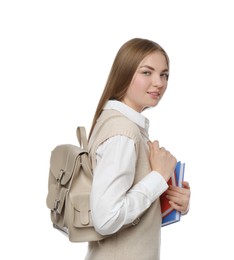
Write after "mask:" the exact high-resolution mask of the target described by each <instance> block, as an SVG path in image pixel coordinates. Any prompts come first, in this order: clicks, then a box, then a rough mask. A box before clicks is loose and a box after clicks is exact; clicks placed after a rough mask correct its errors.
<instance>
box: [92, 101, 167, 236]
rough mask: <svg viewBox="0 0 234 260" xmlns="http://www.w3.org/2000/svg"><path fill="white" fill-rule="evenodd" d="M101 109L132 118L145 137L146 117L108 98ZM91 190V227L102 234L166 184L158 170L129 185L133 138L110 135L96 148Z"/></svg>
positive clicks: (114, 229)
mask: <svg viewBox="0 0 234 260" xmlns="http://www.w3.org/2000/svg"><path fill="white" fill-rule="evenodd" d="M104 109H114V110H117V111H119V112H121V113H122V114H124V115H125V116H126V117H127V118H129V119H130V120H132V121H133V122H134V123H136V124H137V126H138V127H139V128H140V129H141V132H142V135H143V137H144V138H145V140H146V141H147V140H148V127H149V121H148V119H146V118H145V117H144V116H143V115H141V114H140V113H138V112H136V111H135V110H133V109H132V108H130V107H128V106H127V105H125V104H124V103H122V102H119V101H113V100H111V101H108V102H107V104H106V106H105V107H104ZM96 158H97V165H96V167H95V169H94V173H93V174H94V177H93V185H92V191H91V199H90V202H91V212H92V218H93V222H94V226H95V229H96V230H97V232H99V233H100V234H102V235H108V234H112V233H115V232H117V231H118V230H119V229H120V228H121V227H122V226H123V225H126V224H129V223H131V222H133V221H134V220H135V219H136V218H137V217H138V216H139V215H140V214H141V213H142V212H144V211H145V210H146V209H147V208H149V207H150V205H151V204H152V202H154V201H155V200H156V199H157V198H158V197H159V196H160V195H161V194H162V193H163V192H164V191H165V190H166V189H167V188H168V185H167V183H166V181H165V179H164V178H163V177H162V175H161V174H159V173H158V172H155V171H152V172H149V174H148V175H147V176H145V177H144V178H143V179H142V180H141V181H140V182H138V183H137V184H135V185H134V186H132V184H133V181H134V176H135V162H136V151H135V145H134V141H133V140H132V139H130V138H128V137H126V136H120V135H117V136H114V137H111V138H109V139H108V140H107V141H105V142H104V143H102V144H101V145H100V146H99V147H98V149H97V151H96Z"/></svg>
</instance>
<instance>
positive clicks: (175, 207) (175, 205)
mask: <svg viewBox="0 0 234 260" xmlns="http://www.w3.org/2000/svg"><path fill="white" fill-rule="evenodd" d="M169 203H170V205H171V207H172V208H173V209H175V210H178V211H180V212H181V213H183V212H184V211H185V209H184V208H183V207H182V206H180V205H178V204H176V203H174V202H173V201H169Z"/></svg>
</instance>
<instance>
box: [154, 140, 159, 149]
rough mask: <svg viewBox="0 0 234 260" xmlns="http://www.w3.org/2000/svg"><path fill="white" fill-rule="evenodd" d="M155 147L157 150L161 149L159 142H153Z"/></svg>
mask: <svg viewBox="0 0 234 260" xmlns="http://www.w3.org/2000/svg"><path fill="white" fill-rule="evenodd" d="M153 147H154V148H155V149H157V150H158V149H159V142H158V141H156V140H155V141H153Z"/></svg>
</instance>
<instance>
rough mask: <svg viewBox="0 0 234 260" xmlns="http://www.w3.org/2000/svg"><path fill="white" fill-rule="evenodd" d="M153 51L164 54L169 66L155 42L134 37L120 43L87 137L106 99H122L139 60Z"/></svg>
mask: <svg viewBox="0 0 234 260" xmlns="http://www.w3.org/2000/svg"><path fill="white" fill-rule="evenodd" d="M155 51H159V52H161V53H162V54H163V55H164V56H165V58H166V61H167V65H168V68H169V57H168V55H167V53H166V52H165V50H164V49H163V48H162V47H161V46H160V45H159V44H157V43H156V42H153V41H150V40H147V39H141V38H134V39H131V40H129V41H127V42H126V43H124V44H123V45H122V47H121V48H120V49H119V51H118V53H117V54H116V57H115V59H114V62H113V64H112V67H111V70H110V73H109V76H108V79H107V82H106V86H105V88H104V90H103V93H102V96H101V98H100V100H99V103H98V106H97V109H96V112H95V114H94V118H93V122H92V126H91V129H90V133H89V138H90V136H91V134H92V131H93V128H94V126H95V124H96V121H97V119H98V117H99V116H100V114H101V112H102V110H103V107H104V105H105V104H106V102H107V101H108V100H119V101H121V100H122V99H123V97H124V96H125V94H126V92H127V89H128V86H129V85H130V83H131V80H132V78H133V75H134V73H135V71H136V69H137V67H138V66H139V64H140V62H141V61H142V60H143V59H144V58H145V57H146V56H147V55H149V54H151V53H152V52H155Z"/></svg>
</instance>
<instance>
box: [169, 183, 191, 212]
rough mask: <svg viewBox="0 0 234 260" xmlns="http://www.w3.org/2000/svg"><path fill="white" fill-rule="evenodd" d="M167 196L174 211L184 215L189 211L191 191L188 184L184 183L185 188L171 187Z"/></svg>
mask: <svg viewBox="0 0 234 260" xmlns="http://www.w3.org/2000/svg"><path fill="white" fill-rule="evenodd" d="M166 195H167V198H168V200H169V203H170V204H171V206H172V208H173V209H175V210H178V211H180V212H181V213H182V214H183V215H184V214H186V213H187V212H188V211H189V202H190V196H191V191H190V187H189V183H188V182H186V181H183V188H179V187H175V186H171V185H170V186H169V188H168V190H167V191H166Z"/></svg>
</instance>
